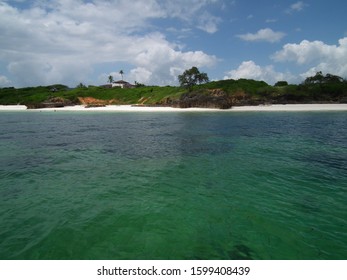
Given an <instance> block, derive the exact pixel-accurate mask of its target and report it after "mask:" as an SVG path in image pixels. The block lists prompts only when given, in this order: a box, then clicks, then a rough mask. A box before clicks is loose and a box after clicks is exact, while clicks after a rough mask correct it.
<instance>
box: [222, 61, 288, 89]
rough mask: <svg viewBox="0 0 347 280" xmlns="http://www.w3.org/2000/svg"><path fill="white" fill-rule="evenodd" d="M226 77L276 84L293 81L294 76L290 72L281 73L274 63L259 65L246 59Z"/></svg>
mask: <svg viewBox="0 0 347 280" xmlns="http://www.w3.org/2000/svg"><path fill="white" fill-rule="evenodd" d="M226 74H227V75H226V76H224V79H235V80H237V79H254V80H260V81H265V82H267V83H268V84H274V83H276V82H277V81H282V80H286V81H293V79H294V77H293V76H292V75H291V74H289V73H280V72H276V71H275V70H274V67H273V66H272V65H268V66H264V67H262V66H259V65H257V64H256V63H255V62H254V61H252V60H249V61H244V62H242V63H241V64H240V65H239V67H238V68H237V69H234V70H231V71H229V72H228V73H226Z"/></svg>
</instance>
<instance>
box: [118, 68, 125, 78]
mask: <svg viewBox="0 0 347 280" xmlns="http://www.w3.org/2000/svg"><path fill="white" fill-rule="evenodd" d="M119 74H120V75H121V76H122V80H123V74H124V72H123V70H120V71H119Z"/></svg>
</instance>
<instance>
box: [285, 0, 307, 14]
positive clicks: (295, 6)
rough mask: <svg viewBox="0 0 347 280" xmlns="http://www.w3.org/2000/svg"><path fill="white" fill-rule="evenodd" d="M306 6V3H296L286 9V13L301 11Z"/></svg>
mask: <svg viewBox="0 0 347 280" xmlns="http://www.w3.org/2000/svg"><path fill="white" fill-rule="evenodd" d="M306 6H307V4H306V3H304V2H303V1H298V2H296V3H294V4H292V5H290V7H289V8H288V9H287V13H289V14H290V13H292V12H300V11H302V10H303V9H304V8H305V7H306Z"/></svg>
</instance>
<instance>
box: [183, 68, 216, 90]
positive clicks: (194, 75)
mask: <svg viewBox="0 0 347 280" xmlns="http://www.w3.org/2000/svg"><path fill="white" fill-rule="evenodd" d="M178 81H179V82H180V85H181V87H186V88H189V89H191V88H192V87H193V86H195V85H197V84H202V83H207V82H208V81H209V79H208V76H207V74H206V73H201V72H200V71H199V69H198V68H197V67H195V66H194V67H192V68H190V69H188V70H186V71H184V72H183V74H182V75H178Z"/></svg>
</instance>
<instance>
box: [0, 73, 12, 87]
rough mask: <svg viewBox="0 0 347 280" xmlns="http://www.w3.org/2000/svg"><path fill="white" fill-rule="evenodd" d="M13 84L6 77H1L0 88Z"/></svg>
mask: <svg viewBox="0 0 347 280" xmlns="http://www.w3.org/2000/svg"><path fill="white" fill-rule="evenodd" d="M10 84H11V81H10V80H9V79H8V78H7V77H6V76H2V75H0V87H6V86H8V85H10Z"/></svg>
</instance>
